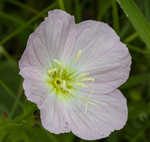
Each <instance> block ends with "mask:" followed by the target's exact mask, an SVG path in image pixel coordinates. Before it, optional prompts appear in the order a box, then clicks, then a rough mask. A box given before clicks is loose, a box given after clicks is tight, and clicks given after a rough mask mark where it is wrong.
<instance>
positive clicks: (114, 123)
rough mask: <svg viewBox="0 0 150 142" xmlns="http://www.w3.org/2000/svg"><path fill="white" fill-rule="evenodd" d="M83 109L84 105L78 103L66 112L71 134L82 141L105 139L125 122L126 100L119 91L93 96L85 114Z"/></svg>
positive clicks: (126, 112) (126, 113)
mask: <svg viewBox="0 0 150 142" xmlns="http://www.w3.org/2000/svg"><path fill="white" fill-rule="evenodd" d="M85 107H86V104H85V103H83V102H81V101H79V102H78V103H77V102H74V103H73V105H72V107H71V108H70V109H69V110H68V115H69V117H70V124H71V126H70V127H71V130H72V132H73V133H74V134H75V135H77V136H79V137H81V138H83V139H86V140H95V139H100V138H105V137H107V136H109V135H110V133H111V132H113V131H114V130H119V129H121V128H122V127H123V126H124V125H125V123H126V121H127V115H128V111H127V104H126V99H125V98H124V96H123V95H122V93H121V92H120V91H119V90H115V91H113V92H112V93H110V94H105V95H95V94H93V96H92V97H91V98H90V103H89V104H88V107H87V112H85Z"/></svg>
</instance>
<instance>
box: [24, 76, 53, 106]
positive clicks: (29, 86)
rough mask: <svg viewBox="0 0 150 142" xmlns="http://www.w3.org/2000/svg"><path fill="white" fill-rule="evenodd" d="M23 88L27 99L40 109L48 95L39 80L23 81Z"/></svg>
mask: <svg viewBox="0 0 150 142" xmlns="http://www.w3.org/2000/svg"><path fill="white" fill-rule="evenodd" d="M23 88H24V90H25V95H26V97H27V99H28V100H30V101H32V102H34V103H36V104H37V106H38V107H40V106H41V105H42V104H43V102H44V101H45V100H46V99H47V97H48V96H49V95H50V90H49V88H48V87H47V86H46V85H45V83H44V82H43V81H40V80H33V79H29V78H28V79H25V80H24V82H23Z"/></svg>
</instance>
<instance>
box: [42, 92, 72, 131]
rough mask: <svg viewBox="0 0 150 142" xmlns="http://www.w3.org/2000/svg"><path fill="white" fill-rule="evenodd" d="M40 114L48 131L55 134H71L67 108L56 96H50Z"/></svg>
mask: <svg viewBox="0 0 150 142" xmlns="http://www.w3.org/2000/svg"><path fill="white" fill-rule="evenodd" d="M40 114H41V122H42V124H43V127H44V128H45V129H47V130H48V131H50V132H52V133H55V134H59V133H66V132H70V128H69V123H68V115H67V113H66V106H65V104H64V103H63V102H62V100H59V99H58V98H56V95H54V94H51V95H49V96H48V98H47V99H46V100H45V102H44V103H43V105H42V106H40Z"/></svg>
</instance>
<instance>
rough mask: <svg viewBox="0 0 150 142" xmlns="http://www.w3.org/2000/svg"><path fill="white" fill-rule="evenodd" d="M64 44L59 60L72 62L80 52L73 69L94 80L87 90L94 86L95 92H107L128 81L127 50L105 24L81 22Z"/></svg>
mask: <svg viewBox="0 0 150 142" xmlns="http://www.w3.org/2000/svg"><path fill="white" fill-rule="evenodd" d="M66 43H67V44H66V47H65V50H64V53H63V55H62V57H63V59H64V60H65V61H66V62H67V61H70V60H72V63H73V60H74V59H75V58H76V56H77V53H78V52H79V50H82V54H81V56H80V57H79V60H78V62H77V64H76V65H75V66H76V67H77V69H78V70H80V72H89V73H90V74H91V75H90V76H91V77H93V78H95V79H96V80H95V82H94V83H92V84H89V85H90V86H89V87H94V88H95V87H96V89H98V91H99V93H108V92H111V91H113V90H114V89H116V88H117V87H119V86H120V85H122V84H123V83H124V82H125V81H126V80H127V79H128V76H129V71H130V65H131V57H130V54H129V51H128V48H127V47H126V46H125V45H124V44H123V43H121V41H120V39H119V36H118V35H117V34H116V33H115V32H114V30H113V29H112V28H111V27H110V26H108V25H107V24H104V23H102V22H96V21H92V20H88V21H85V22H81V23H80V24H77V25H76V28H72V30H71V31H70V36H69V38H68V40H67V42H66ZM67 45H69V46H67ZM93 84H94V85H93Z"/></svg>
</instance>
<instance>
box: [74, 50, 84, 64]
mask: <svg viewBox="0 0 150 142" xmlns="http://www.w3.org/2000/svg"><path fill="white" fill-rule="evenodd" d="M81 54H82V50H79V51H78V53H77V56H76V58H75V59H74V64H76V63H77V62H78V60H79V57H80V56H81Z"/></svg>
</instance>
